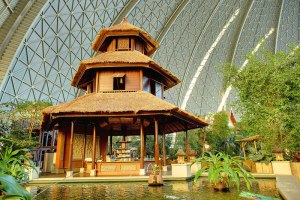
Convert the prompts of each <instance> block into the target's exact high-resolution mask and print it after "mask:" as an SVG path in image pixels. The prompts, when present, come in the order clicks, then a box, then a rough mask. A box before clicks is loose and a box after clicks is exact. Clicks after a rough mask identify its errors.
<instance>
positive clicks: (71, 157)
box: [68, 121, 74, 171]
mask: <svg viewBox="0 0 300 200" xmlns="http://www.w3.org/2000/svg"><path fill="white" fill-rule="evenodd" d="M73 140H74V121H71V137H70V145H69V165H68V171H72V169H73V168H72V160H73Z"/></svg>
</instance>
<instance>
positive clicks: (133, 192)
mask: <svg viewBox="0 0 300 200" xmlns="http://www.w3.org/2000/svg"><path fill="white" fill-rule="evenodd" d="M252 184H253V187H252V190H251V192H253V193H258V194H262V195H266V196H270V197H279V193H278V191H277V189H276V182H275V179H258V180H255V181H253V183H252ZM28 189H29V190H30V192H31V195H32V197H33V199H36V200H38V199H41V200H44V199H51V200H55V199H57V200H65V199H89V200H90V199H112V200H118V199H130V200H131V199H143V200H147V199H155V200H160V199H178V200H179V199H186V200H192V199H199V200H201V199H209V200H219V199H226V200H231V199H232V200H236V199H244V198H241V197H239V192H238V191H237V190H236V189H235V188H233V189H231V190H230V192H227V193H223V192H214V191H213V189H212V188H211V187H209V184H208V182H207V180H206V179H205V178H201V179H200V180H199V181H198V182H197V183H195V184H193V182H192V181H191V182H184V181H170V182H165V184H164V186H161V187H149V186H148V184H147V183H146V182H119V183H80V184H54V185H49V184H48V185H30V186H29V187H28ZM240 191H247V189H246V188H245V186H244V185H242V187H241V190H240Z"/></svg>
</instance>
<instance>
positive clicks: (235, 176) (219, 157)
mask: <svg viewBox="0 0 300 200" xmlns="http://www.w3.org/2000/svg"><path fill="white" fill-rule="evenodd" d="M200 162H205V165H203V167H202V168H201V169H199V170H198V171H197V172H196V174H195V178H194V182H196V181H197V180H198V178H199V177H200V175H201V174H202V173H203V172H205V171H207V172H208V181H209V182H210V183H211V184H213V185H217V184H219V183H223V184H225V186H226V187H227V188H229V186H230V185H231V184H232V183H234V184H235V185H236V187H237V189H238V190H239V188H240V181H241V180H240V179H241V178H242V179H243V180H244V181H245V183H246V186H247V188H248V190H250V187H251V182H250V179H251V178H253V176H252V175H251V174H250V173H249V172H247V171H246V170H245V169H244V167H243V166H242V162H241V160H240V158H239V157H231V156H229V155H227V154H224V153H222V152H218V153H216V154H215V155H214V154H212V153H211V152H208V153H206V155H205V156H204V157H201V158H197V159H196V161H195V162H194V163H193V164H195V163H200Z"/></svg>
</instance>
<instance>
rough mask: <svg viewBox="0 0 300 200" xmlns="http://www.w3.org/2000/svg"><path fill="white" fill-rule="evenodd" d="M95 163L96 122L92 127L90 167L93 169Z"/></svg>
mask: <svg viewBox="0 0 300 200" xmlns="http://www.w3.org/2000/svg"><path fill="white" fill-rule="evenodd" d="M95 164H96V124H94V127H93V149H92V169H95Z"/></svg>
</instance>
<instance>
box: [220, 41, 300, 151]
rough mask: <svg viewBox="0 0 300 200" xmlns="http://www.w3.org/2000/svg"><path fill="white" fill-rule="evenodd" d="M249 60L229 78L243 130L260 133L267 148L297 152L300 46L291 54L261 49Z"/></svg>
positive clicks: (299, 105) (299, 128) (298, 146)
mask: <svg viewBox="0 0 300 200" xmlns="http://www.w3.org/2000/svg"><path fill="white" fill-rule="evenodd" d="M247 59H248V64H247V66H246V67H245V68H244V69H243V70H240V71H239V73H237V74H236V75H235V76H234V77H233V78H231V79H230V82H231V84H232V86H233V88H234V89H235V91H236V93H237V95H238V99H237V100H236V101H235V102H234V107H235V108H236V110H238V112H239V113H240V114H241V129H242V130H243V131H244V132H247V133H250V135H255V134H259V135H260V136H261V139H262V141H263V142H264V143H265V145H266V148H267V149H268V151H271V150H272V149H273V147H280V148H281V149H288V151H289V152H290V153H289V154H290V155H294V153H296V152H297V151H298V149H299V148H300V134H299V132H300V124H299V118H300V104H299V102H300V93H299V91H300V45H298V46H297V47H296V48H294V49H293V50H292V51H291V52H289V53H283V52H277V53H276V54H274V53H273V52H272V51H266V50H265V49H263V48H262V49H261V50H260V51H258V52H257V53H256V54H251V55H250V56H248V58H247ZM224 68H226V66H225V67H224ZM227 68H228V67H227ZM225 75H226V74H225Z"/></svg>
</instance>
